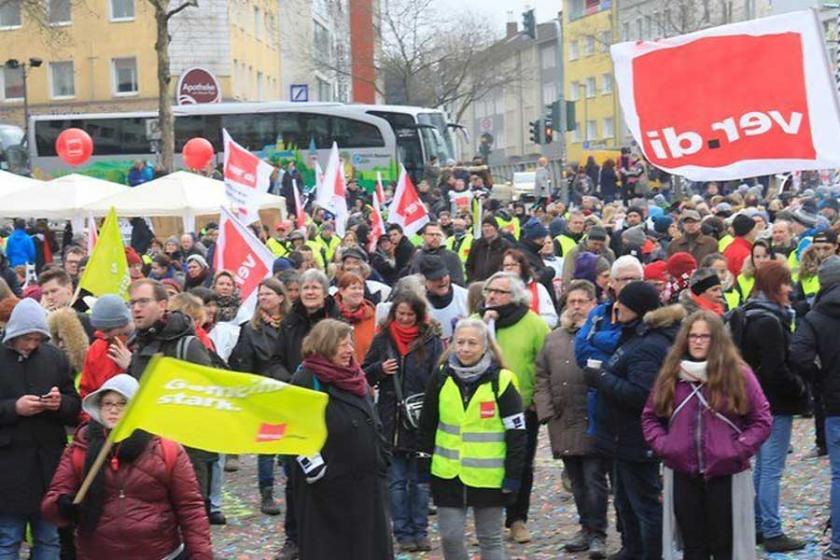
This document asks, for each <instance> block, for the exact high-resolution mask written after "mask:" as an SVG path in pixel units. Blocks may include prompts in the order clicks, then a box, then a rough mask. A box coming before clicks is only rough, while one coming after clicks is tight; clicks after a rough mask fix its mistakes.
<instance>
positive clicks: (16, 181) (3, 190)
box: [0, 170, 44, 196]
mask: <svg viewBox="0 0 840 560" xmlns="http://www.w3.org/2000/svg"><path fill="white" fill-rule="evenodd" d="M43 184H44V181H40V180H38V179H32V178H31V177H24V176H23V175H15V174H14V173H9V172H8V171H2V170H0V196H5V195H7V194H9V193H13V192H20V191H22V190H25V189H28V188H31V187H34V186H37V185H43Z"/></svg>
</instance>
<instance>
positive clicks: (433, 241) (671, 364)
mask: <svg viewBox="0 0 840 560" xmlns="http://www.w3.org/2000/svg"><path fill="white" fill-rule="evenodd" d="M628 157H629V156H628ZM629 161H630V163H631V164H632V162H634V161H638V158H630V160H629ZM432 163H433V162H432ZM622 165H624V164H622ZM620 167H621V166H620ZM430 168H431V170H432V171H433V170H434V166H433V165H432V166H430ZM622 169H623V167H622ZM462 171H463V172H464V173H463V174H461V173H458V172H448V171H445V170H444V171H440V170H438V173H437V174H429V175H428V176H427V179H426V180H424V183H425V187H424V188H421V189H419V195H420V197H421V199H422V200H423V202H424V203H425V204H426V205H427V207H428V209H429V211H430V221H429V222H428V223H427V224H426V225H425V226H424V227H423V229H422V230H421V231H420V232H418V233H417V234H415V235H408V234H406V232H405V231H404V230H403V228H401V227H400V226H399V225H396V224H389V225H387V226H386V231H385V234H384V235H382V236H381V237H379V238H378V239H372V238H371V227H370V202H371V201H370V194H368V193H366V192H365V191H364V190H363V189H361V188H360V187H358V185H355V184H352V186H349V187H348V190H349V192H348V207H349V208H351V214H350V216H349V219H348V221H347V224H346V229H347V232H346V234H345V235H344V236H343V237H339V236H338V235H337V233H336V227H335V223H334V218H333V217H332V216H330V215H329V214H328V213H327V212H326V211H324V210H323V209H319V208H309V209H308V211H309V215H308V223H307V226H306V227H305V228H303V229H294V228H293V226H292V224H291V223H290V222H287V221H282V222H280V223H279V224H278V225H277V226H276V227H275V228H273V229H269V228H268V227H267V226H265V225H261V224H256V225H252V226H250V227H251V228H252V230H253V233H254V234H255V235H256V236H257V237H259V239H260V240H261V241H262V242H264V243H265V245H266V247H267V248H268V249H269V250H271V252H272V253H273V254H274V255H275V257H276V260H275V262H274V266H273V270H272V275H271V276H270V277H268V278H266V279H264V280H263V281H262V282H261V283H260V285H259V289H258V295H257V302H256V306H255V308H254V309H253V311H251V310H250V309H244V308H243V303H242V301H241V298H240V294H239V285H238V283H237V278H236V276H235V275H234V274H233V273H232V272H231V271H227V270H214V269H213V266H212V263H213V262H214V258H213V253H214V250H215V243H216V239H217V237H218V228H217V226H216V225H215V224H213V223H210V224H207V225H206V226H205V227H204V228H203V229H202V231H200V232H184V233H183V234H182V235H180V236H173V237H167V238H159V237H156V236H155V234H154V232H153V231H152V229H151V228H150V227H149V224H148V223H147V222H146V221H145V220H143V219H141V218H136V219H133V220H132V221H131V226H132V232H131V239H130V243H128V244H127V245H126V249H125V251H126V259H127V262H128V265H129V270H130V274H131V280H132V283H131V286H130V289H129V300H128V302H127V303H126V302H125V301H124V300H123V299H122V298H120V297H119V296H117V295H113V294H111V295H103V296H101V297H99V298H89V297H77V296H79V294H78V293H77V290H76V288H77V286H78V282H79V277H80V274H81V273H82V272H83V271H84V269H85V267H86V266H87V259H88V256H89V255H87V250H86V246H87V244H86V241H85V239H84V232H73V231H72V230H71V229H70V228H69V227H68V228H66V230H65V231H64V233H63V235H61V236H56V235H55V233H54V231H53V230H52V229H51V228H50V224H48V223H47V222H46V221H39V222H37V223H35V224H31V223H30V224H27V223H26V222H25V221H24V220H15V221H14V223H13V224H11V228H8V229H7V230H6V231H4V232H2V233H3V234H4V235H3V236H2V241H1V242H0V247H2V249H3V252H2V256H1V257H0V332H2V341H3V348H2V350H0V496H1V497H2V498H0V558H3V559H6V558H17V557H18V553H19V552H18V551H19V549H20V547H21V545H22V543H23V542H24V541H25V540H26V539H27V538H30V539H31V546H32V558H36V559H38V560H48V559H56V558H59V557H60V558H80V559H85V558H103V557H105V556H108V557H111V556H119V557H125V558H135V557H138V558H139V557H143V558H166V559H175V558H190V559H204V558H206V559H210V558H212V557H213V552H212V548H213V547H212V543H211V532H210V525H211V524H225V523H226V518H225V514H224V510H225V504H224V502H223V499H222V496H223V494H222V489H223V487H224V473H225V472H233V471H237V470H238V469H239V457H238V456H233V455H220V454H217V453H215V452H213V451H212V450H202V449H193V448H189V447H182V446H181V445H179V444H177V443H175V442H171V441H169V440H166V439H161V438H159V437H157V436H155V435H152V434H149V433H145V432H142V431H137V432H135V433H134V435H132V436H131V437H130V438H129V439H128V440H126V441H124V442H122V443H121V444H120V445H119V446H116V447H114V449H113V450H112V451H111V453H110V455H109V457H108V459H107V460H106V463H105V466H104V467H103V468H102V469H101V470H100V471H99V472H98V473H97V474H96V476H95V477H94V479H93V484H92V485H91V487H90V489H89V491H88V492H87V495H86V496H85V498H84V500H82V501H81V503H79V504H76V503H75V501H76V500H75V497H76V495H77V494H78V492H79V489H80V486H81V484H82V481H83V480H84V479H85V477H86V475H87V473H88V472H89V471H90V470H91V468H93V462H94V460H95V458H96V456H97V455H98V453H99V451H100V450H101V449H102V446H103V442H104V441H105V439H106V437H107V434H108V433H109V431H110V430H111V429H113V427H114V426H115V425H116V423H117V422H118V421H119V419H120V417H121V415H122V413H123V412H124V410H125V408H126V406H127V405H128V403H129V402H130V400H131V399H132V398H133V397H134V396H135V395H136V392H137V387H138V380H139V379H140V378H141V377H142V376H143V374H144V370H145V368H146V365H147V364H148V363H149V361H150V359H151V358H152V357H153V356H154V355H156V354H161V353H162V354H164V355H166V356H171V357H174V358H177V359H181V360H186V361H189V362H193V363H198V364H203V365H208V366H212V367H217V368H222V369H225V368H229V369H232V370H235V371H242V372H249V373H253V374H257V375H262V376H267V377H271V378H273V379H277V380H281V381H284V382H288V383H292V384H296V385H299V386H302V387H306V388H309V389H313V390H316V391H322V392H325V393H327V394H328V395H329V397H330V398H329V404H328V406H327V411H326V425H327V430H328V437H327V440H326V443H325V445H324V447H323V449H322V450H321V451H320V453H318V454H316V455H313V456H310V457H282V456H280V457H278V456H272V455H260V456H259V457H258V458H257V465H258V469H257V470H258V474H257V480H256V481H255V483H256V484H255V486H254V492H255V495H256V494H258V495H259V503H260V509H261V512H262V513H263V514H265V515H269V516H274V515H280V514H282V515H283V516H284V523H283V526H284V531H283V535H282V539H283V542H282V546H281V543H280V542H279V539H280V538H281V536H280V535H278V546H281V548H280V550H279V552H278V558H281V559H292V558H301V559H304V560H309V559H333V558H358V559H360V560H374V559H379V558H383V559H384V558H392V557H393V556H394V554H395V552H397V551H399V552H403V553H412V552H425V551H429V550H431V549H432V546H433V543H432V540H431V539H430V534H429V515H430V511H431V512H434V513H435V514H436V515H437V527H438V537H439V538H440V546H441V548H442V553H443V556H444V557H445V558H446V559H447V560H466V559H467V558H469V557H470V555H469V553H468V549H467V547H468V545H469V543H468V541H467V538H466V534H467V533H466V531H467V530H466V520H467V515H468V513H469V510H470V509H471V510H472V512H473V517H474V526H475V537H476V539H477V541H478V546H479V548H480V551H481V558H482V559H484V560H496V559H502V558H505V539H506V538H507V539H509V540H511V541H514V542H516V543H526V542H528V541H529V540H530V539H531V535H530V531H529V529H528V520H529V515H530V513H531V512H530V501H531V497H532V489H533V483H534V459H535V455H536V452H537V448H538V440H539V438H540V434H541V426H542V425H546V426H547V436H548V439H549V443H550V449H551V452H552V455H553V457H554V459H557V460H562V462H563V466H564V471H565V476H566V477H567V478H568V484H569V488H570V489H571V493H572V495H573V497H574V503H575V506H576V508H577V513H578V519H579V524H580V528H579V531H578V532H577V534H575V535H574V537H573V538H571V539H570V540H568V542H566V543H565V545H564V548H565V550H566V551H568V552H585V551H588V555H589V557H590V558H593V559H601V558H607V557H609V558H616V559H621V560H624V559H627V560H630V559H655V558H673V557H674V549H675V547H680V548H681V549H682V551H683V557H684V558H686V559H687V560H693V559H701V558H702V559H709V558H712V557H714V558H715V559H726V558H734V559H739V560H740V559H746V558H754V557H756V546H757V545H761V546H762V547H763V549H764V550H765V551H766V552H784V551H793V550H798V549H801V548H803V547H804V546H805V545H806V542H805V541H804V540H800V539H798V538H794V537H793V536H791V535H788V534H786V533H785V531H784V529H783V520H782V519H781V517H780V503H779V502H780V488H781V485H782V479H783V476H784V470H785V460H786V456H787V454H788V451H789V448H790V447H791V445H796V446H803V445H807V446H809V447H810V443H809V442H804V441H796V442H792V441H791V440H792V428H793V419H794V417H795V416H797V415H807V416H809V417H813V424H814V434H815V439H814V442H813V448H814V449H813V455H814V456H823V455H828V456H829V457H830V463H831V471H832V488H831V514H832V515H831V517H832V518H835V519H838V520H840V370H838V369H837V368H838V364H840V359H838V357H839V356H838V355H837V353H838V352H840V345H837V344H836V342H835V341H834V340H833V338H832V337H833V336H834V333H836V332H837V329H838V327H840V256H837V250H838V238H837V232H838V231H840V221H838V206H839V205H838V195H840V192H838V189H837V188H836V187H829V186H817V187H816V188H813V189H811V188H805V186H806V185H804V184H802V185H798V186H794V185H792V183H791V182H790V181H786V182H784V183H783V184H781V185H770V184H768V183H767V182H765V181H763V180H751V181H745V182H743V183H741V182H736V183H730V184H717V183H705V184H696V185H689V189H690V190H689V192H687V193H685V194H684V195H683V196H676V195H675V194H674V193H671V192H658V193H656V194H654V193H650V195H649V196H647V197H645V196H638V195H639V194H641V193H639V192H638V190H637V188H636V186H637V185H638V182H637V181H636V180H628V176H627V175H626V174H624V173H623V172H621V173H618V174H617V175H616V183H615V185H613V186H614V188H615V189H616V192H615V193H613V194H612V195H611V196H606V197H601V196H598V194H597V192H596V191H598V189H597V188H595V189H591V190H587V191H585V192H584V191H581V192H579V193H578V194H579V196H576V197H575V201H574V202H572V203H571V204H569V205H567V204H565V203H564V202H562V201H559V200H557V199H556V198H553V196H552V195H555V196H556V193H551V192H549V193H548V195H547V196H539V197H538V198H537V199H536V200H535V201H534V202H533V203H531V202H530V201H527V202H526V201H510V202H503V201H501V200H498V199H496V198H493V196H492V189H491V188H490V184H491V182H490V181H489V180H488V178H487V177H485V176H482V175H481V174H476V173H472V174H471V173H470V172H469V171H468V170H466V169H464V170H462ZM602 176H603V175H602V173H599V175H598V178H596V185H598V186H600V184H601V183H600V178H601V177H602ZM429 181H432V182H436V183H437V184H435V185H434V188H428V187H429V186H430V185H429ZM797 187H798V188H797ZM610 188H613V187H612V186H611V187H610ZM625 188H626V189H627V190H626V191H622V189H625ZM464 193H466V194H467V195H468V196H469V197H470V203H468V204H466V205H465V204H463V199H464V197H465V196H466V195H465V194H464ZM385 195H386V197H390V196H391V195H392V189H391V188H388V189H386V193H385ZM488 195H490V196H488ZM472 198H475V199H477V200H479V201H480V204H481V205H482V207H483V208H482V210H483V211H482V213H481V218H480V223H473V220H474V219H476V218H475V216H476V213H474V212H473V211H472V203H471V199H472ZM669 198H673V200H670V199H669ZM386 205H387V201H386ZM59 237H60V238H61V240H60V241H59ZM82 296H83V294H82ZM68 435H70V436H71V437H69V438H68ZM68 441H69V442H70V443H69V444H68ZM280 472H282V473H283V475H282V482H281V483H280V484H282V486H283V488H282V492H283V493H284V500H283V504H280V503H278V500H277V498H276V491H275V486H276V484H275V483H276V482H277V479H278V478H281V477H280V476H279V474H280ZM611 494H612V495H613V497H614V498H613V506H614V509H615V516H614V517H611V516H610V515H609V513H608V512H609V509H610V508H609V501H610V500H609V496H610V495H611ZM753 496H755V499H754V498H753ZM432 503H433V505H432ZM834 514H837V515H836V516H835V515H834ZM611 518H613V519H615V524H616V529H617V530H618V532H619V533H620V547H619V543H613V546H612V547H611V549H615V550H618V552H615V553H613V554H611V555H608V542H607V530H608V526H609V524H610V521H609V520H610V519H611ZM27 527H28V528H29V533H27ZM27 534H29V535H30V536H29V537H27ZM824 557H825V558H838V557H840V522H837V523H835V524H834V526H833V537H832V544H831V546H830V547H829V548H828V549H826V551H825V552H824Z"/></svg>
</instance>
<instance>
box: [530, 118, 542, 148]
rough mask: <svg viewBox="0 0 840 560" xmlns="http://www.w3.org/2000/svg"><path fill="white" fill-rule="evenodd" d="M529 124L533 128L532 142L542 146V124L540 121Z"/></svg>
mask: <svg viewBox="0 0 840 560" xmlns="http://www.w3.org/2000/svg"><path fill="white" fill-rule="evenodd" d="M529 124H530V126H531V142H533V143H534V144H542V142H541V139H542V138H541V136H542V134H541V133H542V131H541V130H540V129H541V128H542V123H541V122H540V121H539V120H536V121H531V122H530V123H529Z"/></svg>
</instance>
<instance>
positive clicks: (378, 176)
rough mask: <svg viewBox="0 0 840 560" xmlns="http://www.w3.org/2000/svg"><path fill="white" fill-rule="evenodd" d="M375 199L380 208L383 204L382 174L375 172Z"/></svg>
mask: <svg viewBox="0 0 840 560" xmlns="http://www.w3.org/2000/svg"><path fill="white" fill-rule="evenodd" d="M376 198H378V199H379V204H380V206H381V205H382V204H385V188H384V187H383V186H382V173H381V172H379V171H377V172H376Z"/></svg>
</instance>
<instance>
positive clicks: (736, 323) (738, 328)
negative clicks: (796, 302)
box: [724, 306, 781, 353]
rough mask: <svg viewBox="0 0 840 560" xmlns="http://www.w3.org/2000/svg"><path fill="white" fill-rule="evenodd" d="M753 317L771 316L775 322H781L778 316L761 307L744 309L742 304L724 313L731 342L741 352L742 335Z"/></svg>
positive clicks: (742, 349)
mask: <svg viewBox="0 0 840 560" xmlns="http://www.w3.org/2000/svg"><path fill="white" fill-rule="evenodd" d="M753 317H772V318H773V319H774V320H776V322H778V323H779V324H781V321H779V318H778V317H776V316H775V315H773V314H772V313H770V312H768V311H766V310H762V309H750V310H746V309H744V307H743V306H738V307H736V308H735V309H732V310H731V311H728V312H727V313H726V314H725V315H724V322H725V323H726V327H727V329H728V330H729V335H730V336H731V337H732V342H734V343H735V346H737V347H738V350H740V351H741V352H742V353H743V351H744V335H745V333H746V332H747V325H748V324H749V322H750V319H752V318H753Z"/></svg>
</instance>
